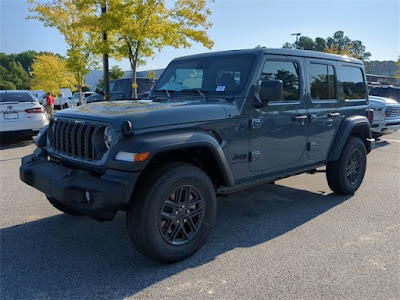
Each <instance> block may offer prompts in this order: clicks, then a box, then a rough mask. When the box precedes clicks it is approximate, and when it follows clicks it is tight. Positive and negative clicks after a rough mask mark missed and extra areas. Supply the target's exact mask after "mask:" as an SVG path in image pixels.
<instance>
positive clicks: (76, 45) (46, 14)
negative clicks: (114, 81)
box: [28, 0, 98, 104]
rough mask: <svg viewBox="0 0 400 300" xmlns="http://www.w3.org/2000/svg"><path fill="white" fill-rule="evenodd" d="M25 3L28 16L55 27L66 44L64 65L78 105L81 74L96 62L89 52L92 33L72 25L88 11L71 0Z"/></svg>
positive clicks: (30, 1)
mask: <svg viewBox="0 0 400 300" xmlns="http://www.w3.org/2000/svg"><path fill="white" fill-rule="evenodd" d="M28 3H29V4H30V7H29V11H30V12H31V13H33V14H32V15H31V16H29V17H28V19H37V20H39V21H42V22H43V23H44V25H45V26H47V27H53V28H56V29H57V30H58V31H59V32H60V33H61V34H62V35H63V36H64V39H65V42H66V43H67V45H68V50H67V56H68V58H67V66H68V69H69V70H70V71H71V72H73V74H74V76H75V80H76V83H77V89H78V91H79V104H81V103H82V87H83V85H84V80H85V75H86V74H89V72H90V68H91V67H94V66H95V65H96V60H95V57H93V55H92V53H93V45H94V43H95V41H96V36H95V35H92V34H91V33H90V32H85V31H84V30H82V28H81V27H78V26H75V24H77V23H78V22H79V21H80V20H81V18H82V15H85V14H87V13H88V11H87V10H85V9H82V8H81V9H78V8H77V6H76V5H75V3H74V1H72V0H54V1H52V2H48V3H43V1H39V0H28ZM97 39H98V37H97Z"/></svg>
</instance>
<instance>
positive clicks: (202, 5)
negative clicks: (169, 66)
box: [75, 0, 214, 98]
mask: <svg viewBox="0 0 400 300" xmlns="http://www.w3.org/2000/svg"><path fill="white" fill-rule="evenodd" d="M210 1H212V0H210ZM75 2H76V3H77V5H78V7H80V8H81V9H84V10H86V11H88V13H87V14H86V15H85V16H83V18H82V19H81V22H80V26H83V27H84V28H86V30H90V31H93V32H97V33H98V35H99V36H100V34H102V33H103V32H107V38H108V39H107V43H103V42H102V43H99V44H98V45H97V46H96V47H95V48H96V49H97V50H98V51H99V53H109V54H111V55H114V56H116V57H117V58H118V57H119V58H120V57H127V58H129V62H130V65H131V69H132V82H133V83H132V87H133V89H132V90H133V97H134V98H136V97H137V83H136V69H137V67H138V66H140V65H142V64H143V63H144V62H145V59H146V58H148V57H153V56H154V55H155V54H156V52H157V51H160V50H161V49H162V48H163V47H164V46H171V47H174V48H180V47H184V48H186V47H191V43H190V41H194V42H197V43H201V44H203V45H204V46H205V47H207V48H211V47H212V46H213V44H214V43H213V42H212V41H211V40H210V38H209V37H208V36H207V33H206V31H207V30H208V29H209V28H210V27H211V23H209V22H208V20H207V19H208V17H209V16H210V15H211V11H210V10H209V9H208V8H207V6H206V4H207V3H206V0H171V1H166V0H147V1H142V0H134V1H133V0H103V1H100V0H75ZM104 5H105V7H106V10H107V12H106V13H104V14H99V13H98V10H99V8H100V7H101V6H104Z"/></svg>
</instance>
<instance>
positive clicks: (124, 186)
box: [20, 154, 140, 221]
mask: <svg viewBox="0 0 400 300" xmlns="http://www.w3.org/2000/svg"><path fill="white" fill-rule="evenodd" d="M46 156H47V155H46ZM139 174H140V173H139V172H122V171H115V170H109V171H107V172H106V173H105V174H104V175H103V176H101V177H96V176H93V175H91V174H90V173H89V172H88V171H83V170H79V169H70V168H67V167H64V166H61V165H58V164H56V163H54V162H51V161H48V160H47V158H46V157H44V155H43V156H35V155H34V154H32V155H28V156H25V157H23V158H22V164H21V167H20V178H21V180H22V181H23V182H25V183H26V184H28V185H30V186H32V187H34V188H36V189H38V190H40V191H42V192H43V193H45V194H46V195H48V196H50V197H53V198H54V199H56V200H57V201H59V202H61V203H63V204H64V205H66V206H68V207H70V208H72V209H74V210H76V211H78V212H81V213H83V214H85V215H87V216H89V217H92V218H93V219H96V220H98V221H108V220H111V219H113V217H114V216H115V214H116V212H117V211H118V210H120V209H122V208H124V206H126V205H127V204H128V203H129V200H130V198H131V196H132V191H133V188H134V185H135V183H136V180H137V178H138V176H139ZM86 192H88V193H89V195H90V200H89V201H88V200H87V197H86Z"/></svg>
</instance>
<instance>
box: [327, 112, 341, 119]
mask: <svg viewBox="0 0 400 300" xmlns="http://www.w3.org/2000/svg"><path fill="white" fill-rule="evenodd" d="M338 117H340V113H338V112H330V113H328V118H329V119H335V118H338Z"/></svg>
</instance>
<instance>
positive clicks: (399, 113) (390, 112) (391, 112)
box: [385, 106, 400, 118]
mask: <svg viewBox="0 0 400 300" xmlns="http://www.w3.org/2000/svg"><path fill="white" fill-rule="evenodd" d="M385 115H386V117H387V118H398V117H400V107H398V106H397V107H396V106H388V107H387V108H386V110H385Z"/></svg>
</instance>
